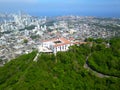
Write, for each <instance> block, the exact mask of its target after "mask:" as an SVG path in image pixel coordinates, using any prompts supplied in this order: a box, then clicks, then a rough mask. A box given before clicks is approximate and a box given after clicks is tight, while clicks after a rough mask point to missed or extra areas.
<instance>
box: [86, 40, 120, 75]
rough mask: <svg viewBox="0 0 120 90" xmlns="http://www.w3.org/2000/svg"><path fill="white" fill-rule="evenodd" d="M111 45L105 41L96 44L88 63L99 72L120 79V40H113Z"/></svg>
mask: <svg viewBox="0 0 120 90" xmlns="http://www.w3.org/2000/svg"><path fill="white" fill-rule="evenodd" d="M109 43H110V45H108V46H106V45H105V43H104V42H103V41H102V42H100V43H99V44H98V43H94V45H93V47H92V51H93V52H92V56H91V57H90V58H89V60H88V63H89V65H90V66H91V68H93V69H94V70H96V71H98V72H101V73H104V74H107V75H111V76H116V77H120V38H113V39H111V40H110V41H109Z"/></svg>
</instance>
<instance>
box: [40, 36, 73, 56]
mask: <svg viewBox="0 0 120 90" xmlns="http://www.w3.org/2000/svg"><path fill="white" fill-rule="evenodd" d="M71 45H72V43H71V42H70V41H69V40H67V39H65V38H55V39H51V40H47V41H43V43H42V47H43V48H46V50H47V51H48V50H51V51H52V52H53V53H54V54H56V53H57V52H58V51H67V50H68V49H69V46H71ZM38 49H39V52H45V51H44V50H45V49H43V51H41V47H39V48H38Z"/></svg>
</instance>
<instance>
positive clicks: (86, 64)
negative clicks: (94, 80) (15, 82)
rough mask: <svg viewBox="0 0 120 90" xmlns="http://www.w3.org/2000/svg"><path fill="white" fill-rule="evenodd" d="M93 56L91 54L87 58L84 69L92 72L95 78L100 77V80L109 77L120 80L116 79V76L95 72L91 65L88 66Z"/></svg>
mask: <svg viewBox="0 0 120 90" xmlns="http://www.w3.org/2000/svg"><path fill="white" fill-rule="evenodd" d="M90 56H91V54H89V55H88V56H87V57H86V63H85V64H84V68H86V69H88V70H89V71H91V72H92V73H93V74H95V76H97V77H100V78H105V77H106V78H109V77H113V78H119V77H115V76H110V75H106V74H103V73H99V72H97V71H95V70H93V69H92V68H91V67H90V66H89V64H88V58H89V57H90Z"/></svg>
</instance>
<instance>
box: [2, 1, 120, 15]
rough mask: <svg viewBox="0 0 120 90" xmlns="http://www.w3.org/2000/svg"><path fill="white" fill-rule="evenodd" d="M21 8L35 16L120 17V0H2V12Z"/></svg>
mask: <svg viewBox="0 0 120 90" xmlns="http://www.w3.org/2000/svg"><path fill="white" fill-rule="evenodd" d="M19 10H21V11H24V12H27V13H29V14H31V15H34V16H60V15H80V16H100V17H120V12H119V11H120V0H0V12H7V13H11V12H12V13H13V12H17V11H19Z"/></svg>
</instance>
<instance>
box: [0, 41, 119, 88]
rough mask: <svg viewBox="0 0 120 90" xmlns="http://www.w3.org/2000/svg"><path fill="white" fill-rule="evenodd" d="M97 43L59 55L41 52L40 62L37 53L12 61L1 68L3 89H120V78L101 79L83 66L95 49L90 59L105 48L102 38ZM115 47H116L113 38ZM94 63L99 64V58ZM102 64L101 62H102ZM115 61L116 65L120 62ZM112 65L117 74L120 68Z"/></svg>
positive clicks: (0, 78) (0, 80) (71, 49)
mask: <svg viewBox="0 0 120 90" xmlns="http://www.w3.org/2000/svg"><path fill="white" fill-rule="evenodd" d="M97 41H99V42H97ZM95 42H96V44H95V45H94V44H93V47H92V48H91V45H89V44H86V45H81V46H72V47H70V49H69V51H67V52H58V53H57V54H56V56H55V55H54V54H40V56H39V58H38V61H37V62H34V61H33V58H34V57H35V56H36V52H32V53H30V54H26V55H22V56H20V57H18V58H16V59H15V60H12V61H10V62H9V63H7V64H6V65H5V66H4V67H0V90H119V89H120V78H113V77H110V78H100V77H97V76H96V75H95V74H93V73H91V72H90V71H88V70H87V69H85V68H84V67H83V66H84V64H85V62H86V57H87V56H88V55H89V54H90V53H91V52H92V53H93V54H92V56H91V57H90V59H91V60H89V61H92V60H93V59H92V58H94V56H93V55H94V53H96V52H101V51H102V49H105V47H104V46H103V44H100V43H101V42H102V40H96V41H95ZM113 42H114V40H113ZM116 42H117V41H116ZM97 43H99V44H98V46H97ZM115 45H116V44H115ZM111 46H114V43H112V40H111ZM111 48H114V47H111ZM118 48H119V45H118ZM106 49H110V48H106ZM106 49H105V50H106ZM114 50H115V49H114ZM108 52H109V51H108ZM114 52H116V50H115V51H114ZM106 53H107V52H106ZM115 55H118V54H116V53H115ZM100 56H101V54H100ZM116 57H117V56H116ZM118 57H119V56H118ZM106 58H108V57H106ZM119 60H120V59H119ZM93 62H94V63H96V62H95V60H93ZM99 63H100V65H101V63H102V61H99ZM114 63H115V65H116V64H117V63H118V62H116V61H115V62H114ZM100 67H103V66H99V68H100ZM115 67H116V66H115ZM95 68H96V67H95ZM103 68H104V67H103ZM112 68H113V69H115V70H116V72H115V74H114V75H117V72H119V70H118V69H116V68H114V67H113V66H112ZM118 68H120V67H119V66H118ZM102 72H103V71H102ZM109 72H111V73H112V71H109ZM118 75H119V74H118Z"/></svg>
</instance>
